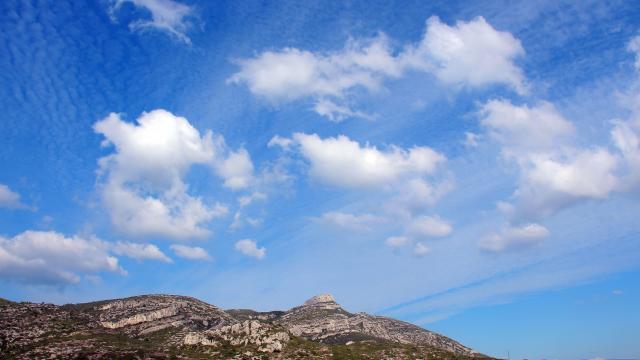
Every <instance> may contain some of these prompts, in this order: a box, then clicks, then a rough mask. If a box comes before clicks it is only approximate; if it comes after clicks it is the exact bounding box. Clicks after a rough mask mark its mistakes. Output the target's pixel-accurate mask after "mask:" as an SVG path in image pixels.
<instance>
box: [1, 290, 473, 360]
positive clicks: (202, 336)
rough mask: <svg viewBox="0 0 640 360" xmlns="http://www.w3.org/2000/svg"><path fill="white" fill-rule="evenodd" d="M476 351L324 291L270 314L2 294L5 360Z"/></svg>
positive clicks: (170, 300)
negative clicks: (347, 304) (349, 306)
mask: <svg viewBox="0 0 640 360" xmlns="http://www.w3.org/2000/svg"><path fill="white" fill-rule="evenodd" d="M483 357H485V356H483V355H481V354H479V353H477V352H475V351H473V350H471V349H469V348H467V347H465V346H463V345H461V344H459V343H457V342H456V341H454V340H451V339H449V338H447V337H444V336H442V335H439V334H436V333H434V332H431V331H428V330H425V329H423V328H420V327H417V326H415V325H412V324H409V323H405V322H402V321H398V320H394V319H390V318H385V317H379V316H372V315H368V314H366V313H356V314H354V313H350V312H348V311H346V310H344V309H343V308H342V307H341V306H340V305H338V304H337V303H336V302H335V300H334V299H333V297H332V296H331V295H319V296H316V297H314V298H312V299H309V300H308V301H306V302H305V303H304V304H303V305H301V306H297V307H294V308H292V309H290V310H287V311H272V312H257V311H253V310H222V309H220V308H218V307H216V306H214V305H210V304H207V303H205V302H202V301H199V300H197V299H194V298H189V297H184V296H173V295H145V296H136V297H131V298H126V299H118V300H107V301H100V302H93V303H86V304H75V305H64V306H56V305H52V304H34V303H24V302H23V303H14V302H10V301H6V300H2V299H0V358H2V359H35V358H38V359H43V358H62V359H113V358H117V359H468V358H483Z"/></svg>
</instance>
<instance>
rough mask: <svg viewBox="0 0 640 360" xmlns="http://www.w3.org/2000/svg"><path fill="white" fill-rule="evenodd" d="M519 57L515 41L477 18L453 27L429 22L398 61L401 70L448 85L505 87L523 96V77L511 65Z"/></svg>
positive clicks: (524, 88) (435, 18) (432, 20)
mask: <svg viewBox="0 0 640 360" xmlns="http://www.w3.org/2000/svg"><path fill="white" fill-rule="evenodd" d="M521 56H524V49H523V48H522V45H521V44H520V41H519V40H518V39H516V38H515V37H514V36H513V35H511V34H510V33H508V32H505V31H497V30H496V29H494V28H493V27H492V26H491V25H490V24H489V23H488V22H487V21H486V20H485V19H484V18H483V17H481V16H480V17H477V18H475V19H473V20H471V21H468V22H465V21H458V22H457V23H456V24H455V26H449V25H447V24H444V23H443V22H442V21H440V19H438V18H437V17H431V18H429V19H428V20H427V28H426V32H425V34H424V37H423V38H422V41H420V43H419V44H418V45H417V46H414V47H410V48H409V49H408V50H407V51H406V52H405V53H403V54H401V56H400V58H401V59H402V60H403V62H404V63H405V64H406V65H405V66H410V67H414V68H416V69H422V70H424V71H428V72H432V73H434V74H435V75H436V77H438V79H440V80H441V81H443V82H445V83H448V84H454V85H462V86H469V87H482V86H486V85H489V84H496V83H497V84H505V85H508V86H511V87H512V88H513V89H515V90H516V91H518V92H519V93H521V94H522V93H525V92H526V85H525V80H524V75H523V74H522V70H521V69H520V68H519V67H518V66H517V65H515V63H514V60H515V59H517V58H518V57H521Z"/></svg>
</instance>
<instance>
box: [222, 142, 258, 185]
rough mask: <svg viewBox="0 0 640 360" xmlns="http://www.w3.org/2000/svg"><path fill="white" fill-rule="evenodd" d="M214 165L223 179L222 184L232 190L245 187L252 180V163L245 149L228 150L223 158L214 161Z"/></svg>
mask: <svg viewBox="0 0 640 360" xmlns="http://www.w3.org/2000/svg"><path fill="white" fill-rule="evenodd" d="M214 166H215V168H216V169H217V171H218V173H219V174H220V176H222V177H223V178H224V179H225V180H224V185H225V186H226V187H228V188H230V189H232V190H239V189H244V188H247V187H249V185H250V184H251V182H252V181H253V163H252V162H251V158H250V157H249V153H248V152H247V151H246V150H245V149H240V150H238V151H231V152H229V153H228V155H227V157H226V158H225V159H219V160H217V161H215V162H214Z"/></svg>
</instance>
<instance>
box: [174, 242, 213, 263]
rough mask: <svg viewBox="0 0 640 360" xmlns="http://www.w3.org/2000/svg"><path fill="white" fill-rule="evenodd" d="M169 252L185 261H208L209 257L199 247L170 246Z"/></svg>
mask: <svg viewBox="0 0 640 360" xmlns="http://www.w3.org/2000/svg"><path fill="white" fill-rule="evenodd" d="M171 250H173V252H174V253H175V254H176V255H177V256H179V257H181V258H185V259H189V260H210V259H211V256H209V253H207V251H206V250H205V249H203V248H201V247H198V246H185V245H177V244H174V245H171Z"/></svg>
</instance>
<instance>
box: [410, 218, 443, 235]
mask: <svg viewBox="0 0 640 360" xmlns="http://www.w3.org/2000/svg"><path fill="white" fill-rule="evenodd" d="M409 231H410V232H411V233H413V234H415V235H418V236H428V237H444V236H447V235H449V234H451V232H452V231H453V227H452V226H451V224H450V223H449V222H448V221H446V220H443V219H441V218H440V217H439V216H428V215H424V216H420V217H416V218H414V219H413V220H412V221H411V225H410V227H409Z"/></svg>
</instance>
